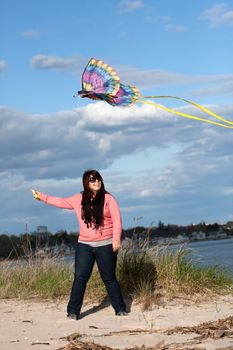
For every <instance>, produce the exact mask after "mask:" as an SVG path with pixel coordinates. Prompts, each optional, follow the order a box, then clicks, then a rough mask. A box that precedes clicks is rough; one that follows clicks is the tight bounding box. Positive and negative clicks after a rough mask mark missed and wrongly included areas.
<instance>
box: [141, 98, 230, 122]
mask: <svg viewBox="0 0 233 350" xmlns="http://www.w3.org/2000/svg"><path fill="white" fill-rule="evenodd" d="M158 97H172V96H156V97H154V96H153V98H158ZM143 98H152V96H151V97H149V96H147V97H143ZM173 98H174V97H173ZM175 98H176V97H175ZM177 99H180V100H184V99H182V98H179V97H178V98H177ZM186 101H187V100H186ZM136 102H139V103H144V104H148V105H151V106H155V107H158V108H161V109H163V110H165V111H167V112H170V113H173V114H177V115H180V116H182V117H184V118H188V119H195V120H200V121H203V122H206V123H210V124H214V125H218V126H221V127H223V128H229V129H233V126H229V125H226V124H222V123H218V122H214V121H212V120H209V119H204V118H200V117H196V116H194V115H190V114H186V113H182V112H178V111H175V110H173V109H170V108H168V107H165V106H163V105H160V104H158V103H155V102H150V101H143V100H136ZM190 102H191V101H190ZM191 104H194V102H193V103H191ZM194 105H196V104H194ZM198 106H199V105H198ZM200 107H202V106H199V108H200ZM203 108H204V107H203ZM200 109H202V108H200ZM204 110H206V108H204ZM207 111H208V110H207ZM209 112H211V111H209ZM211 113H212V112H211ZM208 114H210V113H208ZM213 114H215V113H213ZM217 117H219V118H218V119H221V120H223V121H225V119H223V118H221V117H220V116H217V115H216V118H217ZM225 122H226V123H228V124H233V122H229V121H225Z"/></svg>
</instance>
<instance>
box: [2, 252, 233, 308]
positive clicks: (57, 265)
mask: <svg viewBox="0 0 233 350" xmlns="http://www.w3.org/2000/svg"><path fill="white" fill-rule="evenodd" d="M73 272H74V271H73V266H72V265H68V264H66V263H64V262H63V261H62V260H60V261H59V260H58V259H54V258H45V259H36V260H33V259H30V260H29V261H28V262H26V261H24V262H23V263H22V261H18V262H17V261H16V262H14V265H12V261H3V262H1V263H0V298H23V299H26V298H27V299H28V298H37V299H40V300H42V299H56V298H66V299H67V298H68V297H69V293H70V289H71V285H72V281H73ZM117 275H118V278H119V282H120V284H121V287H122V290H123V293H124V295H125V296H128V297H130V298H131V299H134V300H139V301H144V302H145V303H146V304H147V305H151V304H152V303H156V302H157V301H158V298H159V296H164V297H177V296H185V297H187V296H189V297H192V296H195V295H203V296H211V295H214V294H232V293H233V277H232V276H230V275H228V274H227V273H226V272H224V271H223V270H221V269H220V268H219V267H217V266H214V267H207V268H205V267H200V266H198V264H197V263H195V262H193V261H190V260H189V259H188V250H187V249H186V248H185V247H183V248H181V249H179V250H176V251H173V250H171V249H169V247H163V248H158V247H154V248H146V247H144V250H140V249H138V247H137V246H131V247H129V248H125V249H122V250H121V251H120V253H119V256H118V265H117ZM85 297H86V299H89V300H91V301H93V302H94V301H98V302H100V301H101V300H103V299H104V298H105V297H106V291H105V288H104V285H103V283H102V281H101V279H100V276H99V273H98V271H97V269H96V268H94V271H93V274H92V277H91V279H90V281H89V283H88V286H87V291H86V294H85Z"/></svg>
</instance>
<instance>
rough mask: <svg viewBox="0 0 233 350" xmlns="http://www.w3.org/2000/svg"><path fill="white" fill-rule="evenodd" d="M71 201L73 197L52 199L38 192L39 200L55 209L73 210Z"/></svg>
mask: <svg viewBox="0 0 233 350" xmlns="http://www.w3.org/2000/svg"><path fill="white" fill-rule="evenodd" d="M73 199H74V196H72V197H68V198H60V197H53V196H49V195H47V194H44V193H41V192H40V200H41V201H43V202H45V203H46V204H49V205H54V206H55V207H59V208H63V209H73V208H74V207H73V205H72V203H73Z"/></svg>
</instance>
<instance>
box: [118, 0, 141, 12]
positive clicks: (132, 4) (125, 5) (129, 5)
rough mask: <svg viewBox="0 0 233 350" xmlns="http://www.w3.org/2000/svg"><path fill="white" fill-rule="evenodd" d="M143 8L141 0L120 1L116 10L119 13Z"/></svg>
mask: <svg viewBox="0 0 233 350" xmlns="http://www.w3.org/2000/svg"><path fill="white" fill-rule="evenodd" d="M142 7H143V1H141V0H122V1H120V2H119V5H118V8H119V11H120V12H121V13H124V12H133V11H136V10H139V9H140V8H142Z"/></svg>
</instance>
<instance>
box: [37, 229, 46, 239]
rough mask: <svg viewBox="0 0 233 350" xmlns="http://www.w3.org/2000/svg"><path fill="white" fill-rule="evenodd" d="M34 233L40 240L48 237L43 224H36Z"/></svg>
mask: <svg viewBox="0 0 233 350" xmlns="http://www.w3.org/2000/svg"><path fill="white" fill-rule="evenodd" d="M36 235H37V236H38V237H39V238H40V239H42V240H44V239H47V238H48V228H47V226H43V225H40V226H37V228H36Z"/></svg>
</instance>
